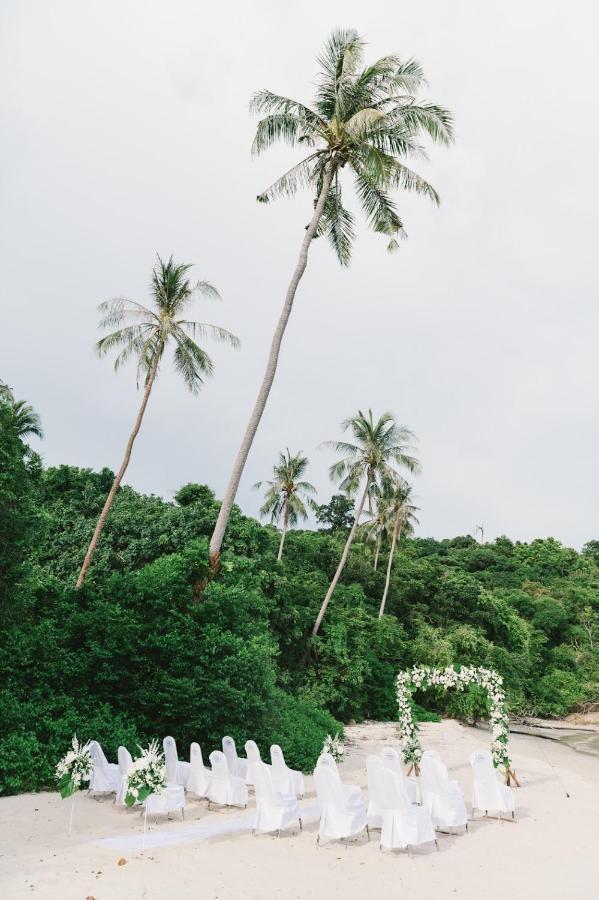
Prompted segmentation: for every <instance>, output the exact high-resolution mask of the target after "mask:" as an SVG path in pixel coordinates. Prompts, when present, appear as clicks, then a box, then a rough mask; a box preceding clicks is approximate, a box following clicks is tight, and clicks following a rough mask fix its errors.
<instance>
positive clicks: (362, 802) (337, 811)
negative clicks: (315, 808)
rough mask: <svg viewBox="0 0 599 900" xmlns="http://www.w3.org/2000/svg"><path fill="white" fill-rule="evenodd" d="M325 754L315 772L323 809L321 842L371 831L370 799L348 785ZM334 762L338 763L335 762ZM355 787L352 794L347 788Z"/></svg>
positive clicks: (319, 799) (321, 808) (321, 810)
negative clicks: (368, 825)
mask: <svg viewBox="0 0 599 900" xmlns="http://www.w3.org/2000/svg"><path fill="white" fill-rule="evenodd" d="M327 755H328V754H323V755H322V756H321V757H320V758H319V760H318V762H317V764H316V769H315V770H314V783H315V785H316V795H317V797H318V803H319V806H320V825H319V828H318V839H319V841H320V840H321V839H322V838H332V839H339V838H348V837H351V836H352V835H354V834H358V833H359V832H360V831H362V829H363V828H366V827H367V821H366V799H365V797H364V795H363V794H362V791H361V790H360V788H355V786H354V785H344V784H343V783H342V781H341V779H340V778H339V775H338V774H337V773H336V771H335V770H336V767H335V769H333V768H332V767H331V765H330V763H329V762H328V761H324V762H323V761H322V760H323V756H327ZM333 762H334V760H333ZM346 787H352V789H353V790H352V791H351V793H348V792H347V791H346V790H345V788H346Z"/></svg>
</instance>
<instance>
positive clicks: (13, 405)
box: [0, 382, 44, 440]
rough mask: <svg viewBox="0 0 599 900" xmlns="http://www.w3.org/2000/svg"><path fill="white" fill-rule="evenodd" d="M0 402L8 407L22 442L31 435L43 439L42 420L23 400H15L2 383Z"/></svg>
mask: <svg viewBox="0 0 599 900" xmlns="http://www.w3.org/2000/svg"><path fill="white" fill-rule="evenodd" d="M0 402H2V403H4V404H6V405H7V406H9V407H10V410H11V413H12V418H13V425H14V428H15V431H16V433H17V435H18V436H19V437H20V438H21V439H22V440H23V439H24V438H27V437H29V436H30V435H32V434H33V435H35V436H36V437H38V438H43V436H44V432H43V430H42V420H41V419H40V417H39V415H38V414H37V413H36V412H35V410H34V408H33V407H32V406H31V405H30V404H29V403H27V402H26V401H25V400H15V398H14V394H13V392H12V390H11V389H10V388H9V386H8V385H7V384H4V382H0Z"/></svg>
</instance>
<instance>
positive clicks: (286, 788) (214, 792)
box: [89, 736, 305, 827]
mask: <svg viewBox="0 0 599 900" xmlns="http://www.w3.org/2000/svg"><path fill="white" fill-rule="evenodd" d="M163 748H164V760H165V769H166V781H167V785H166V790H165V791H163V792H162V793H161V794H160V795H158V794H152V795H151V796H150V797H148V798H147V799H146V800H145V801H144V805H145V806H146V808H147V811H148V813H149V814H151V815H167V814H169V813H171V812H177V811H181V814H182V816H183V815H184V810H185V793H186V792H187V793H189V794H193V795H194V796H196V797H198V798H206V799H207V800H208V805H209V806H210V805H211V804H215V805H218V806H242V807H245V806H247V801H248V787H250V786H252V785H255V783H256V780H260V784H261V785H262V784H263V782H264V780H265V778H266V779H268V784H270V783H271V782H272V790H273V791H276V792H277V793H278V794H280V795H281V796H284V797H288V796H291V795H293V797H294V798H295V800H296V801H297V797H298V796H303V794H304V790H305V788H304V779H303V775H302V773H301V772H298V771H296V770H295V769H291V768H290V767H289V766H288V765H287V763H286V762H285V757H284V756H283V751H282V750H281V748H280V747H279V746H278V744H273V745H272V746H271V748H270V757H271V764H270V765H268V766H267V765H266V764H265V763H263V762H262V760H261V757H260V751H259V749H258V746H257V744H256V743H255V741H247V742H246V745H245V750H246V754H247V758H246V759H244V758H242V757H239V756H238V755H237V748H236V746H235V741H234V740H233V738H232V737H229V736H226V737H224V738H223V740H222V748H223V749H222V751H221V750H215V751H213V752H212V753H211V754H210V757H209V759H210V767H207V766H205V765H204V760H203V757H202V750H201V747H200V745H199V744H198V743H196V742H194V743H192V744H191V747H190V753H189V762H186V761H184V760H180V759H179V757H178V753H177V745H176V743H175V739H174V738H173V737H166V738H165V739H164V741H163ZM90 751H91V755H92V760H93V764H94V767H93V773H92V777H91V780H90V784H89V790H90V792H98V793H114V794H115V803H117V804H118V805H124V803H125V794H126V791H127V772H128V770H129V768H130V766H131V765H132V762H133V761H132V758H131V754H130V753H129V751H128V750H127V748H126V747H119V748H118V756H117V758H118V763H116V764H115V763H109V762H108V760H107V759H106V756H105V754H104V751H103V750H102V747H101V746H100V744H99V743H98V741H91V743H90ZM263 767H264V768H265V769H266V770H267V775H261V773H262V772H263ZM256 793H257V794H258V788H256ZM281 827H284V826H281Z"/></svg>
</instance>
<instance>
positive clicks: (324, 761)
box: [314, 753, 362, 797]
mask: <svg viewBox="0 0 599 900" xmlns="http://www.w3.org/2000/svg"><path fill="white" fill-rule="evenodd" d="M319 766H325V768H327V769H330V770H331V772H332V773H333V776H334V777H335V778H336V779H337V781H338V782H339V784H340V785H341V786H342V788H343V791H344V793H345V795H346V796H347V797H351V796H352V795H356V796H357V795H360V796H361V794H362V791H361V789H360V788H359V787H358V786H357V785H355V784H343V782H342V781H341V776H340V774H339V769H338V768H337V763H336V762H335V757H334V756H332V755H331V754H330V753H321V754H320V756H319V757H318V760H317V762H316V768H318V767H319ZM314 774H315V775H316V769H315V770H314Z"/></svg>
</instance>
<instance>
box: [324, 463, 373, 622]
mask: <svg viewBox="0 0 599 900" xmlns="http://www.w3.org/2000/svg"><path fill="white" fill-rule="evenodd" d="M371 480H372V476H371V475H370V474H369V475H368V478H367V479H366V487H365V489H364V493H363V494H362V499H361V500H360V505H359V506H358V509H357V511H356V516H355V518H354V524H353V525H352V527H351V530H350V532H349V534H348V536H347V540H346V542H345V547H344V548H343V553H342V554H341V559H340V560H339V565H338V566H337V571H336V572H335V574H334V576H333V580H332V581H331V583H330V585H329V589H328V591H327V594H326V597H325V598H324V600H323V601H322V606H321V607H320V612H319V613H318V616H317V619H316V622H315V623H314V628H313V629H312V637H314V636H315V635H317V634H318V629H319V628H320V625H321V622H322V620H323V618H324V614H325V612H326V611H327V606H328V605H329V600H330V599H331V597H332V596H333V591H334V590H335V587H336V586H337V582H338V581H339V576H340V575H341V573H342V571H343V567H344V566H345V563H346V562H347V557H348V554H349V548H350V547H351V545H352V541H353V539H354V537H355V535H356V531H357V528H358V522H359V521H360V516H361V515H362V511H363V509H364V504H365V503H366V498H367V496H368V495H369V492H370V483H371Z"/></svg>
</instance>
